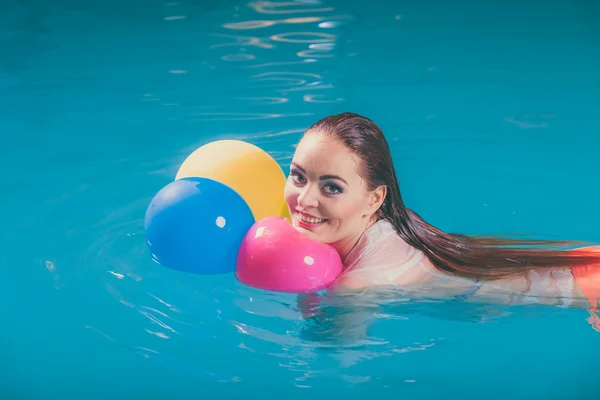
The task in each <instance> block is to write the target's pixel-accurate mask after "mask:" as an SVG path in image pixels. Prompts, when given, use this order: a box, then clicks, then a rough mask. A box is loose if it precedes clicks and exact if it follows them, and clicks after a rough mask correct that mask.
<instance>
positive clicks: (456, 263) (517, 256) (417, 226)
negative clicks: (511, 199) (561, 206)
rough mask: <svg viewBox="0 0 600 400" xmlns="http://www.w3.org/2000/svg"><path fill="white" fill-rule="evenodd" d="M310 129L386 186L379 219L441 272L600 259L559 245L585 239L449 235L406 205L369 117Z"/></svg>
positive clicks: (499, 273) (493, 273)
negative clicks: (340, 146) (339, 144)
mask: <svg viewBox="0 0 600 400" xmlns="http://www.w3.org/2000/svg"><path fill="white" fill-rule="evenodd" d="M310 133H322V134H326V135H330V136H332V137H334V138H335V139H336V140H339V141H340V142H342V143H343V144H345V145H346V146H347V147H348V148H350V149H351V150H352V151H353V152H354V153H355V154H356V155H357V156H358V157H359V158H360V159H361V165H360V171H359V173H360V174H361V176H362V178H363V179H364V180H365V181H366V182H367V185H368V186H369V189H370V190H374V189H375V188H377V187H379V186H382V185H383V186H386V187H387V194H386V198H385V200H384V202H383V204H382V205H381V207H380V209H379V211H378V218H379V219H382V218H383V219H386V220H388V221H389V222H391V223H392V224H393V225H394V228H395V229H396V231H397V232H398V234H399V235H400V236H401V237H402V238H403V239H404V240H405V241H406V242H408V243H409V244H411V245H412V246H414V247H416V248H417V249H419V250H421V251H423V252H424V253H425V254H426V255H427V257H428V258H429V259H430V260H431V262H432V263H433V264H434V265H435V266H436V267H437V268H438V269H440V270H442V271H446V272H449V273H453V274H456V275H459V276H463V277H467V278H474V279H495V278H501V277H505V276H509V275H515V274H522V273H524V272H527V271H528V270H529V269H531V268H540V267H541V268H552V267H563V268H564V267H573V266H576V265H584V264H592V263H600V253H594V252H592V251H587V250H568V249H564V248H563V249H561V248H560V247H565V246H574V245H581V244H583V243H582V242H577V241H551V240H535V239H511V238H503V237H496V236H467V235H462V234H451V233H445V232H443V231H441V230H439V229H437V228H435V227H434V226H432V225H431V224H429V223H427V222H425V221H424V220H423V219H422V218H421V217H420V216H419V215H418V214H417V213H416V212H414V211H412V210H411V209H409V208H407V207H406V206H405V205H404V202H403V200H402V196H401V194H400V188H399V185H398V179H397V177H396V171H395V169H394V163H393V160H392V155H391V153H390V149H389V145H388V142H387V140H386V139H385V136H384V134H383V132H382V131H381V129H380V128H379V127H378V126H377V125H376V124H375V123H374V122H373V121H371V120H370V119H369V118H366V117H363V116H361V115H358V114H354V113H349V112H345V113H341V114H336V115H331V116H328V117H325V118H323V119H321V120H320V121H318V122H316V123H315V124H313V125H312V126H311V127H310V128H309V129H308V130H307V131H306V134H310Z"/></svg>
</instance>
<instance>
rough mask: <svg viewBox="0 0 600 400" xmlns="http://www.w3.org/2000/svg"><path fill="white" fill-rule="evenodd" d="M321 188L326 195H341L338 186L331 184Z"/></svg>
mask: <svg viewBox="0 0 600 400" xmlns="http://www.w3.org/2000/svg"><path fill="white" fill-rule="evenodd" d="M323 188H324V189H325V192H326V193H327V194H339V193H342V189H341V188H340V187H339V186H337V185H331V184H329V185H325V186H324V187H323Z"/></svg>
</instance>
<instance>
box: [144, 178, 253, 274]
mask: <svg viewBox="0 0 600 400" xmlns="http://www.w3.org/2000/svg"><path fill="white" fill-rule="evenodd" d="M254 222H255V221H254V216H253V214H252V210H251V209H250V207H249V206H248V204H247V203H246V201H245V200H244V199H243V198H242V197H241V196H240V195H239V194H238V193H237V192H236V191H234V190H233V189H231V188H230V187H229V186H226V185H225V184H222V183H220V182H217V181H215V180H212V179H208V178H196V177H194V178H182V179H178V180H176V181H173V182H171V183H169V184H168V185H166V186H165V187H164V188H162V189H161V190H160V191H159V192H158V193H157V194H156V195H155V196H154V198H153V199H152V201H151V202H150V205H149V206H148V209H147V210H146V217H145V221H144V225H145V231H146V242H147V245H148V247H149V248H150V251H151V253H152V257H153V259H154V260H155V261H156V262H158V263H159V264H160V265H163V266H165V267H168V268H172V269H176V270H180V271H186V272H192V273H197V274H206V275H209V274H222V273H229V272H233V271H235V264H236V258H237V254H238V251H239V249H240V246H241V243H242V239H243V238H244V235H245V234H246V233H247V232H248V230H249V229H250V227H251V226H252V225H253V224H254Z"/></svg>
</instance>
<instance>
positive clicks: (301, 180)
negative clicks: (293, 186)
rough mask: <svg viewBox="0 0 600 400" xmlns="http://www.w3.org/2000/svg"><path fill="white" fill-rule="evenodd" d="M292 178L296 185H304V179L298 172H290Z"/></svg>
mask: <svg viewBox="0 0 600 400" xmlns="http://www.w3.org/2000/svg"><path fill="white" fill-rule="evenodd" d="M290 176H291V177H292V179H293V180H294V182H296V183H304V177H303V176H302V175H300V174H299V173H297V172H290Z"/></svg>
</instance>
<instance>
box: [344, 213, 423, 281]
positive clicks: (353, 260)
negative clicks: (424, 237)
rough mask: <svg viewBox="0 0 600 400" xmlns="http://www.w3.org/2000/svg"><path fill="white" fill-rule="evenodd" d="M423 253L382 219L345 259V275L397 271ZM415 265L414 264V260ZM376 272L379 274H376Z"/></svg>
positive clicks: (383, 273) (418, 258)
mask: <svg viewBox="0 0 600 400" xmlns="http://www.w3.org/2000/svg"><path fill="white" fill-rule="evenodd" d="M422 257H423V253H422V252H421V251H419V250H417V249H416V248H414V247H413V246H411V245H410V244H409V243H407V242H406V241H405V240H404V239H402V237H400V235H398V233H397V232H396V230H395V228H394V226H393V225H392V224H391V223H390V222H389V221H387V220H383V219H382V220H379V221H377V222H376V223H375V224H373V225H372V226H371V227H370V228H369V229H367V230H366V231H365V232H364V233H363V234H362V236H361V237H360V239H359V240H358V242H357V243H356V245H355V246H354V248H353V249H352V250H351V251H350V253H348V256H347V257H346V259H345V260H344V266H345V271H344V274H345V275H346V276H350V275H352V276H359V275H365V274H366V275H367V276H369V277H370V278H371V279H372V278H374V277H375V276H381V277H382V278H383V279H385V280H386V281H387V280H388V278H389V271H392V270H398V268H401V267H403V266H405V265H407V262H408V261H411V260H412V261H415V262H417V261H419V260H420V259H421V258H422ZM411 264H413V263H411ZM375 273H376V274H375Z"/></svg>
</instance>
